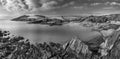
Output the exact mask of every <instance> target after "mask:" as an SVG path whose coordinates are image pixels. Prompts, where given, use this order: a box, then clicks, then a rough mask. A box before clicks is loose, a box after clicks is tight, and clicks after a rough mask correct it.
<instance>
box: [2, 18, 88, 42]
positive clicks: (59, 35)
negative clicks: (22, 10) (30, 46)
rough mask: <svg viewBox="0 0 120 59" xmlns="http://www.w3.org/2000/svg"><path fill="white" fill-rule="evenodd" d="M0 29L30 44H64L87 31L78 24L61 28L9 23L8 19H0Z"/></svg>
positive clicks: (15, 22)
mask: <svg viewBox="0 0 120 59" xmlns="http://www.w3.org/2000/svg"><path fill="white" fill-rule="evenodd" d="M0 29H2V30H7V31H10V33H11V35H15V36H22V37H24V38H25V39H29V40H30V41H31V42H32V43H42V42H56V43H64V42H67V41H69V40H71V39H72V37H74V36H76V35H77V34H80V33H81V30H86V31H89V30H87V29H86V28H83V27H81V26H80V24H79V23H69V24H65V25H63V26H49V25H41V24H28V23H26V22H20V21H11V20H10V19H1V20H0ZM82 32H83V31H82ZM78 36H79V35H78Z"/></svg>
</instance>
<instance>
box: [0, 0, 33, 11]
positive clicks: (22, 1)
mask: <svg viewBox="0 0 120 59" xmlns="http://www.w3.org/2000/svg"><path fill="white" fill-rule="evenodd" d="M1 3H2V5H3V7H5V9H7V10H8V11H23V10H24V11H25V10H31V9H32V6H31V3H29V2H28V1H27V0H1Z"/></svg>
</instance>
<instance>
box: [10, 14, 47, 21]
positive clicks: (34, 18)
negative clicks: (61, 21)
mask: <svg viewBox="0 0 120 59" xmlns="http://www.w3.org/2000/svg"><path fill="white" fill-rule="evenodd" d="M46 18H48V17H46V16H43V15H22V16H19V17H17V18H14V19H12V21H38V20H43V19H46Z"/></svg>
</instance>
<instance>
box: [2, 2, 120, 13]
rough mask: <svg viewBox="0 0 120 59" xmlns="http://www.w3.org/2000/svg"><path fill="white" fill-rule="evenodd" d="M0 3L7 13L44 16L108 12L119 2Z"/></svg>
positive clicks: (119, 4)
mask: <svg viewBox="0 0 120 59" xmlns="http://www.w3.org/2000/svg"><path fill="white" fill-rule="evenodd" d="M1 3H2V6H3V7H4V8H5V9H6V10H8V11H13V12H15V11H17V12H28V13H29V12H30V13H32V12H33V13H34V12H35V11H36V13H46V14H47V13H52V12H58V13H59V12H60V13H62V12H63V11H64V12H63V13H64V14H65V13H67V11H68V14H70V13H71V14H73V13H78V12H79V13H81V12H84V11H85V12H87V13H88V12H89V11H90V10H98V9H103V7H104V10H108V9H114V8H115V6H117V7H118V6H120V0H1ZM111 6H112V7H111ZM70 10H71V11H70ZM69 11H70V12H69ZM72 12H73V13H72Z"/></svg>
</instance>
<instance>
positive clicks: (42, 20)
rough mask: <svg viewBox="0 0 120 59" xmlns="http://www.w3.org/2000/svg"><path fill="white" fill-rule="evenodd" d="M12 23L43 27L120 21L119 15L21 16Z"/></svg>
mask: <svg viewBox="0 0 120 59" xmlns="http://www.w3.org/2000/svg"><path fill="white" fill-rule="evenodd" d="M12 21H23V22H28V23H29V24H45V25H50V26H53V25H63V24H66V23H69V22H84V21H85V22H92V23H106V22H110V21H120V14H110V15H102V16H94V15H91V16H59V17H55V18H54V17H47V16H44V15H22V16H20V17H17V18H14V19H12Z"/></svg>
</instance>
